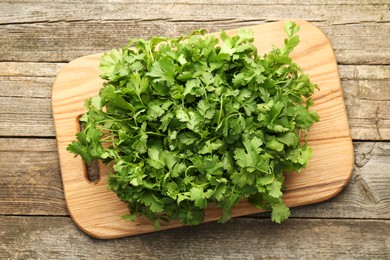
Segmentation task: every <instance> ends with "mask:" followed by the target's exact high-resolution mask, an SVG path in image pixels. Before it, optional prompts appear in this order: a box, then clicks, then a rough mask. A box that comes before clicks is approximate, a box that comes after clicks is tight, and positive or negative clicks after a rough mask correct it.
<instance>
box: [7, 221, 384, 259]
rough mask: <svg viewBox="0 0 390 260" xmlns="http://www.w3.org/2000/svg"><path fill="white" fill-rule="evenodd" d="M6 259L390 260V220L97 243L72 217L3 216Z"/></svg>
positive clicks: (250, 226)
mask: <svg viewBox="0 0 390 260" xmlns="http://www.w3.org/2000/svg"><path fill="white" fill-rule="evenodd" d="M0 234H1V237H2V244H0V248H1V250H0V258H2V259H27V258H28V259H313V258H318V256H320V258H321V259H340V258H341V259H389V258H390V249H389V244H390V221H388V220H355V221H350V220H327V219H323V220H316V219H294V220H289V221H287V222H285V223H284V224H282V225H276V224H274V223H270V222H269V221H267V220H262V219H250V218H241V219H236V220H234V221H232V222H230V223H227V224H217V223H209V224H203V225H201V226H197V227H184V228H180V229H175V230H169V231H161V232H157V233H152V234H147V235H141V236H135V237H127V238H122V239H114V240H97V239H93V238H90V237H88V236H87V235H85V234H83V233H82V232H81V231H79V230H78V229H77V227H76V226H75V225H74V224H73V223H72V221H71V220H70V218H67V217H0Z"/></svg>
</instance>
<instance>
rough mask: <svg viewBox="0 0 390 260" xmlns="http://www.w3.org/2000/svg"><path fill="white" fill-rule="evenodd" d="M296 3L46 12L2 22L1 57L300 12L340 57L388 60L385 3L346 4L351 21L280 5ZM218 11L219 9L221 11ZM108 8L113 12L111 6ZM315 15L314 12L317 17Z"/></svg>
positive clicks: (108, 45)
mask: <svg viewBox="0 0 390 260" xmlns="http://www.w3.org/2000/svg"><path fill="white" fill-rule="evenodd" d="M267 6H268V5H267ZM164 8H165V9H167V8H168V7H166V6H165V7H164ZM188 8H189V9H190V10H195V9H196V7H192V6H188ZM194 8H195V9H194ZM229 8H232V6H229ZM248 8H249V9H250V10H260V12H263V7H259V8H254V7H249V6H248ZM269 8H271V9H272V10H275V9H278V8H280V7H278V6H270V7H269ZM295 8H304V9H303V11H305V12H307V14H302V15H294V14H291V15H288V14H279V15H278V16H277V17H268V18H267V16H266V17H265V18H262V19H259V18H253V17H250V16H249V17H248V14H247V13H248V12H251V11H249V10H244V11H243V13H242V14H241V16H242V17H240V8H237V12H238V13H237V16H236V17H234V18H231V16H230V15H228V14H230V13H232V12H233V11H232V10H227V11H226V10H225V11H216V10H214V11H213V12H210V11H209V10H206V9H207V8H206V9H205V10H203V9H202V11H200V15H201V17H199V18H191V17H188V16H186V15H185V14H184V15H183V17H181V16H180V15H179V16H174V15H171V16H169V15H168V16H167V17H166V14H165V13H164V12H160V13H158V14H155V16H152V17H150V18H147V17H149V16H150V12H149V11H151V13H153V10H150V8H149V9H147V11H140V12H141V13H142V12H147V13H144V16H146V17H143V18H131V17H130V18H129V17H128V18H126V19H123V20H117V18H113V20H104V19H103V18H100V19H101V20H96V17H99V15H97V16H96V15H95V16H94V18H91V19H92V20H90V19H89V18H86V20H74V21H72V20H66V19H65V20H60V21H50V19H49V18H47V19H46V18H45V19H46V20H43V21H41V22H26V23H21V22H17V23H11V24H3V25H1V24H0V44H1V45H2V46H3V48H1V50H0V57H1V61H51V62H59V61H70V60H72V59H75V58H77V57H80V56H84V55H88V54H93V53H96V52H102V51H106V50H109V49H112V48H115V47H120V46H123V45H125V44H126V43H127V42H128V41H129V40H130V39H131V38H134V37H143V38H149V37H151V36H153V35H164V36H177V35H181V34H187V33H189V32H190V31H192V30H194V29H199V28H206V29H207V30H208V31H219V30H221V29H232V28H238V27H245V26H250V25H255V24H259V23H263V22H266V21H273V20H281V19H284V18H289V17H299V18H302V19H305V20H309V21H310V20H311V21H317V22H315V24H316V25H318V26H319V27H320V28H321V29H322V30H323V31H324V32H325V33H326V35H327V36H328V37H329V39H330V41H331V43H332V46H333V48H334V49H335V54H336V58H337V60H338V62H339V63H342V64H389V63H390V46H389V45H388V44H385V43H386V42H390V26H389V20H390V18H388V17H387V16H390V15H387V14H388V13H390V12H389V11H388V10H384V9H383V8H385V7H384V6H381V5H379V6H375V8H372V11H373V12H379V13H375V14H373V16H374V17H375V18H372V19H371V18H370V15H369V11H370V10H369V9H366V8H362V10H364V12H368V13H361V12H360V11H356V10H353V8H354V7H351V6H347V7H346V9H345V10H344V11H340V12H341V13H340V15H342V16H343V17H344V16H347V15H346V14H355V13H356V12H357V13H359V12H360V14H359V15H360V16H359V18H356V19H353V21H337V20H335V19H336V18H334V17H328V18H326V17H324V20H318V19H317V20H313V19H314V18H313V19H310V17H309V16H310V15H311V13H313V12H316V13H317V12H321V10H320V11H318V10H317V9H321V8H317V7H315V6H314V7H312V6H305V5H303V6H301V5H299V6H298V5H294V8H286V7H285V6H283V8H282V9H283V10H291V11H293V10H294V11H293V12H295ZM312 8H313V9H312ZM332 8H334V9H335V10H338V9H339V6H332ZM340 8H341V7H340ZM386 8H387V7H386ZM386 8H385V9H386ZM58 9H59V8H58ZM165 9H162V10H165ZM168 9H169V8H168ZM306 9H308V10H306ZM341 9H343V8H341ZM382 9H383V10H382ZM59 10H61V9H59ZM64 10H67V9H64ZM124 10H126V12H127V13H138V11H134V10H129V9H124ZM378 10H379V11H378ZM303 11H302V12H303ZM355 11H356V12H355ZM61 12H62V13H72V12H73V10H72V9H71V10H68V12H64V11H63V10H61ZM197 12H198V11H197ZM221 12H222V14H220V13H221ZM264 12H265V13H266V14H267V15H268V13H270V14H275V12H273V11H271V10H269V12H268V13H267V12H266V10H264ZM326 12H328V11H327V10H324V11H323V13H326ZM112 13H115V11H113V12H112ZM178 13H180V14H181V11H180V12H179V11H178ZM323 13H322V14H323ZM382 13H384V14H386V15H383V14H382ZM119 15H120V14H119ZM208 15H209V16H208ZM216 15H217V16H218V15H220V16H221V17H220V18H218V17H216ZM318 15H319V14H315V17H321V16H318ZM256 17H264V14H262V13H259V14H258V15H256ZM263 19H264V20H263ZM326 19H329V20H326ZM371 20H373V21H371ZM374 20H375V21H374Z"/></svg>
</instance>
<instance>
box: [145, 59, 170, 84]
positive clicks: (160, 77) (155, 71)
mask: <svg viewBox="0 0 390 260" xmlns="http://www.w3.org/2000/svg"><path fill="white" fill-rule="evenodd" d="M176 69H177V65H176V64H175V63H174V62H173V60H172V59H171V58H170V57H163V58H161V59H160V60H159V61H156V62H154V63H153V65H152V69H151V71H150V72H148V73H146V75H148V76H150V77H152V78H153V81H154V82H160V81H166V82H167V83H168V84H169V85H173V84H174V82H175V76H176Z"/></svg>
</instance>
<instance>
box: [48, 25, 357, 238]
mask: <svg viewBox="0 0 390 260" xmlns="http://www.w3.org/2000/svg"><path fill="white" fill-rule="evenodd" d="M295 22H297V23H298V24H299V25H300V27H301V30H300V32H299V37H300V39H301V43H300V44H299V45H298V47H297V48H296V49H295V51H294V52H293V53H292V57H293V59H294V60H295V62H297V63H298V64H299V65H300V66H301V67H302V68H303V70H304V71H305V72H306V73H308V74H309V75H310V77H311V80H312V82H314V83H316V84H318V86H319V87H320V90H319V91H317V92H316V93H315V94H314V96H313V99H314V102H315V105H314V107H313V109H315V110H316V111H317V112H318V113H319V115H320V118H321V121H320V122H319V123H316V124H315V125H314V126H313V128H312V130H311V131H310V133H309V137H308V139H309V144H310V146H311V147H312V148H313V158H312V159H311V160H310V162H309V166H308V168H307V169H305V170H304V171H302V172H301V173H299V174H287V176H286V183H285V184H286V186H287V188H288V189H287V191H285V193H284V200H285V202H286V204H287V205H288V206H289V207H294V206H300V205H305V204H310V203H316V202H320V201H324V200H326V199H329V198H331V197H333V196H335V195H336V194H337V193H339V192H340V191H341V190H342V188H343V187H344V186H345V185H346V184H347V182H348V180H349V179H350V177H351V173H352V167H353V161H354V157H353V148H352V141H351V137H350V133H349V128H348V121H347V115H346V111H345V107H344V100H343V93H342V89H341V86H340V80H339V75H338V71H337V64H336V60H335V57H334V53H333V50H332V47H331V45H330V43H329V41H328V39H327V37H326V36H325V35H324V34H323V33H322V32H321V31H320V30H319V29H318V28H317V27H315V26H314V25H312V24H310V23H308V22H305V21H300V20H298V21H295ZM284 23H285V21H281V22H275V23H267V24H261V25H258V26H254V27H251V29H252V30H253V31H254V33H255V42H254V44H255V45H256V46H257V48H258V50H259V53H264V52H267V51H269V50H271V48H272V46H281V45H282V44H283V39H284V38H285V37H286V34H285V32H284ZM235 32H236V30H231V31H228V33H229V34H234V33H235ZM100 56H101V54H96V55H89V56H84V57H81V58H78V59H75V60H73V61H71V62H69V64H67V65H66V66H64V67H63V69H62V70H61V71H60V72H59V74H58V76H57V78H56V80H55V82H54V85H53V94H52V102H53V103H52V105H53V116H54V121H55V128H56V135H57V144H58V152H59V158H60V164H61V173H62V181H63V187H64V192H65V199H66V203H67V207H68V210H69V213H70V215H71V217H72V219H73V221H74V222H75V223H76V225H77V226H78V227H79V228H80V229H82V230H83V231H84V232H86V233H88V234H89V235H91V236H93V237H97V238H102V239H109V238H117V237H124V236H131V235H136V234H142V233H147V232H154V231H156V230H155V228H154V226H153V224H152V223H151V222H150V221H149V220H147V219H145V218H139V219H138V220H136V221H135V222H129V221H125V220H122V219H121V216H122V215H124V214H126V213H128V210H127V206H126V204H124V203H123V202H121V201H120V200H119V199H118V198H117V196H116V194H114V193H113V192H111V191H108V190H107V187H106V186H107V168H105V167H104V166H100V172H101V176H100V180H99V182H98V183H91V182H89V181H88V179H87V178H86V167H85V164H84V163H83V161H82V160H81V158H80V157H76V158H74V156H73V155H72V154H70V153H68V152H67V151H66V147H67V145H68V144H69V143H70V142H71V141H72V140H74V139H75V134H76V132H77V131H78V129H79V125H78V117H79V116H80V115H81V114H83V113H84V112H85V110H84V107H83V104H84V100H85V99H86V98H89V97H91V96H94V95H97V93H98V91H99V89H100V88H101V85H102V80H101V79H100V78H99V69H98V64H99V58H100ZM258 212H260V210H258V209H256V208H254V207H252V206H251V205H249V204H248V203H247V202H246V201H242V202H241V203H240V204H239V205H237V206H236V207H235V208H234V210H233V216H242V215H247V214H254V213H258ZM219 216H220V210H219V209H217V208H216V207H213V206H212V205H211V206H209V208H208V209H207V211H206V218H205V219H206V220H205V222H209V221H215V220H217V219H218V218H219ZM270 221H271V220H270ZM221 225H222V224H221ZM275 225H276V224H275ZM180 226H181V225H180V224H179V223H178V222H173V223H170V224H164V223H162V226H161V229H160V230H165V229H170V228H177V227H180Z"/></svg>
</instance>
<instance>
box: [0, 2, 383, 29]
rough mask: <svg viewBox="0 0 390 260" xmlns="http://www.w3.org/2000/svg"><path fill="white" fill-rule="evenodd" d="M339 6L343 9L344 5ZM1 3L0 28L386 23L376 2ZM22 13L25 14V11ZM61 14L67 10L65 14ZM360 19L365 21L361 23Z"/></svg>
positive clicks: (381, 7)
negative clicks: (163, 22) (174, 22)
mask: <svg viewBox="0 0 390 260" xmlns="http://www.w3.org/2000/svg"><path fill="white" fill-rule="evenodd" d="M343 2H344V3H343ZM343 2H341V4H340V3H338V2H337V1H335V0H334V1H324V2H323V3H318V1H317V2H314V1H303V4H301V2H300V4H299V5H297V4H296V2H293V1H292V0H287V1H283V0H281V1H280V0H279V1H272V3H270V2H269V1H265V0H262V1H255V0H252V1H239V0H238V1H237V0H236V1H221V0H219V1H205V0H201V1H148V2H142V1H139V2H134V1H133V3H131V4H129V3H126V2H123V1H114V2H113V1H109V2H107V1H83V2H80V3H78V4H77V5H74V4H73V3H72V2H66V1H59V2H55V3H54V2H52V1H40V3H41V4H37V2H36V1H33V0H30V1H20V2H18V1H2V3H1V5H0V7H1V9H2V10H4V15H3V16H2V18H1V20H0V23H5V24H10V23H26V22H28V23H31V22H42V21H48V22H56V21H74V20H77V21H80V20H129V19H133V20H134V19H156V18H164V19H184V20H207V19H212V20H216V19H221V18H222V19H227V18H232V17H234V18H235V17H239V18H247V19H248V18H251V19H253V18H255V19H262V20H279V19H281V17H288V18H291V17H296V18H302V16H303V17H305V19H309V20H314V21H316V20H327V19H328V20H331V21H332V22H333V23H347V22H348V23H350V22H356V21H373V22H377V21H388V20H387V19H389V14H388V13H387V11H388V6H387V4H388V2H385V1H384V0H381V1H364V2H362V1H349V2H347V1H343ZM26 7H27V8H26ZM64 10H66V11H65V12H64ZM362 18H364V19H362Z"/></svg>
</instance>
